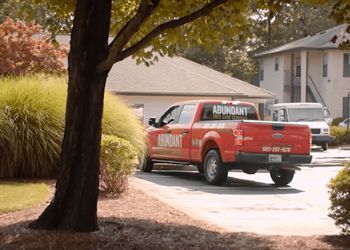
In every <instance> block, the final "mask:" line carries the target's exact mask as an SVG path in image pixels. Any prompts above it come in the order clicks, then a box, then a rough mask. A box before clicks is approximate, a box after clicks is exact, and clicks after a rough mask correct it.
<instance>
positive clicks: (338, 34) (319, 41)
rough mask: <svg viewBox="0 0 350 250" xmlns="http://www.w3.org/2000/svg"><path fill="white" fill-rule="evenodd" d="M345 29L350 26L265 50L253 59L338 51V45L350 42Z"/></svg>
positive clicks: (346, 25)
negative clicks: (301, 52)
mask: <svg viewBox="0 0 350 250" xmlns="http://www.w3.org/2000/svg"><path fill="white" fill-rule="evenodd" d="M347 29H348V30H349V29H350V25H349V24H342V25H339V26H336V27H333V28H331V29H328V30H325V31H322V32H319V33H317V34H316V35H313V36H307V37H304V38H302V39H299V40H296V41H294V42H291V43H287V44H284V45H282V46H279V47H276V48H273V49H270V50H266V51H264V52H261V53H259V54H256V55H255V56H254V57H255V58H259V57H263V56H266V55H271V54H276V53H280V52H285V51H292V50H300V49H318V50H324V49H338V47H339V44H340V43H342V42H344V41H346V40H348V41H350V33H348V32H346V30H347Z"/></svg>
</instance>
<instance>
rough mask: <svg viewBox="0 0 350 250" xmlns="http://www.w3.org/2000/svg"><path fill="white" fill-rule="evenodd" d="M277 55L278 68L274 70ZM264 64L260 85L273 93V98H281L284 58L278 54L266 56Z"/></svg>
mask: <svg viewBox="0 0 350 250" xmlns="http://www.w3.org/2000/svg"><path fill="white" fill-rule="evenodd" d="M276 57H279V70H278V71H275V58H276ZM262 63H263V64H264V80H263V81H260V87H261V88H263V89H266V90H268V91H270V92H272V93H274V94H275V98H277V99H279V100H282V99H283V96H284V95H283V80H284V70H283V69H284V60H283V57H281V56H280V55H276V56H270V57H266V58H264V59H263V60H262Z"/></svg>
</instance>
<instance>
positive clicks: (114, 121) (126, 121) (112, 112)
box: [102, 93, 146, 155]
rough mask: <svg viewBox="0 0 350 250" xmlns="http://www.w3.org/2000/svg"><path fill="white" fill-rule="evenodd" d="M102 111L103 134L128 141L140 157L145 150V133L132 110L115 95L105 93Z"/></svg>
mask: <svg viewBox="0 0 350 250" xmlns="http://www.w3.org/2000/svg"><path fill="white" fill-rule="evenodd" d="M104 104H105V106H104V110H103V124H102V130H103V134H106V135H115V136H117V137H119V138H122V139H125V140H127V141H129V142H130V143H131V144H132V145H133V146H134V147H135V148H136V150H137V153H138V154H139V155H140V154H142V153H143V152H144V150H145V138H146V137H145V133H144V128H143V125H142V124H141V122H140V121H139V120H138V119H137V117H136V115H135V114H134V113H133V112H132V110H131V109H130V108H129V107H128V106H126V105H125V104H124V103H123V102H121V101H120V100H119V98H118V97H117V96H116V95H113V94H111V93H106V95H105V99H104Z"/></svg>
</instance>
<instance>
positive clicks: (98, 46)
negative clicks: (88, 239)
mask: <svg viewBox="0 0 350 250" xmlns="http://www.w3.org/2000/svg"><path fill="white" fill-rule="evenodd" d="M111 1H112V0H78V1H77V3H76V10H75V13H74V23H73V29H72V38H71V46H70V54H69V67H68V71H69V80H68V99H67V107H66V125H65V133H64V139H63V144H62V152H61V157H60V169H59V175H58V179H57V183H56V191H55V196H54V198H53V200H52V201H51V203H50V205H49V206H48V207H47V208H46V209H45V211H44V212H43V213H42V214H41V215H40V217H39V218H38V219H37V220H36V221H34V222H33V223H31V224H30V227H31V228H35V229H51V230H56V229H59V230H72V231H80V232H88V231H94V230H97V229H98V225H97V199H98V185H99V183H98V181H99V178H98V177H99V176H98V175H99V155H100V140H101V120H102V111H103V96H104V89H105V83H106V79H107V75H108V71H106V72H103V73H97V71H96V66H97V64H98V63H99V62H101V61H102V60H103V59H104V58H106V55H107V45H108V35H109V25H110V14H111Z"/></svg>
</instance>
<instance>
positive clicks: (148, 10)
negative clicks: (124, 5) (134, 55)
mask: <svg viewBox="0 0 350 250" xmlns="http://www.w3.org/2000/svg"><path fill="white" fill-rule="evenodd" d="M159 1H160V0H151V1H150V0H142V1H141V3H140V5H139V7H138V9H137V12H136V14H135V16H134V17H133V18H132V19H130V20H129V21H128V22H127V23H126V24H125V25H124V27H123V28H122V29H121V30H120V31H119V32H118V34H117V35H116V37H115V38H114V39H113V41H112V42H111V44H110V45H109V46H108V47H109V51H108V56H107V58H106V59H105V60H104V61H103V62H101V63H100V64H99V65H98V66H97V71H98V72H103V71H105V70H109V69H110V68H111V67H112V66H113V64H114V62H115V58H116V57H117V56H118V54H119V53H120V52H121V51H122V49H123V48H124V46H125V45H126V44H127V43H128V41H129V40H130V38H131V37H132V36H133V35H134V34H135V33H136V32H137V31H138V30H139V28H140V27H141V25H142V24H143V23H144V22H145V21H146V20H147V18H148V17H149V16H150V15H151V14H152V12H153V10H154V9H156V8H157V6H158V5H159Z"/></svg>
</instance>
